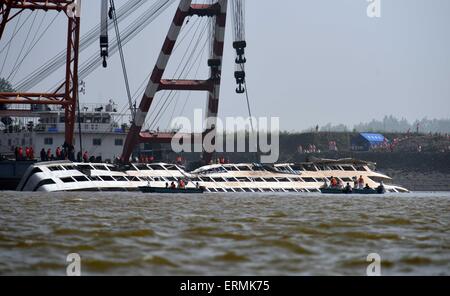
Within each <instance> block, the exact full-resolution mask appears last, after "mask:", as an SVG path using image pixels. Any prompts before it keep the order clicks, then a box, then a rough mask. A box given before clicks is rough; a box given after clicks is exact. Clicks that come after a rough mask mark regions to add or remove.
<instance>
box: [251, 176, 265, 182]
mask: <svg viewBox="0 0 450 296" xmlns="http://www.w3.org/2000/svg"><path fill="white" fill-rule="evenodd" d="M253 181H255V182H264V179H263V178H259V177H258V178H253Z"/></svg>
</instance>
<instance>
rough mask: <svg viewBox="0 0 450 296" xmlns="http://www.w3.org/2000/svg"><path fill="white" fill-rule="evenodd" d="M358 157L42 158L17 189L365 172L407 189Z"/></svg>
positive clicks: (291, 186)
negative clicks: (207, 160)
mask: <svg viewBox="0 0 450 296" xmlns="http://www.w3.org/2000/svg"><path fill="white" fill-rule="evenodd" d="M371 167H372V165H371V164H370V163H366V162H362V161H356V160H318V161H314V162H305V163H299V164H294V163H285V164H275V165H263V164H256V163H241V164H212V165H206V166H202V167H200V168H198V169H196V170H193V171H191V172H188V171H186V170H185V169H184V168H183V167H181V166H179V165H176V164H169V163H150V164H143V163H139V164H130V165H127V166H118V165H113V164H105V163H76V162H70V161H56V162H55V161H54V162H40V163H36V164H34V165H32V166H30V167H29V168H28V170H27V171H26V173H25V175H24V176H23V178H22V180H21V181H20V183H19V185H18V187H17V190H19V191H44V192H57V191H137V190H139V187H142V186H149V185H150V186H152V187H160V188H165V187H167V186H169V185H170V184H171V183H172V182H174V183H176V182H177V181H179V180H181V179H183V180H185V181H187V182H186V183H187V184H186V187H187V188H195V187H204V188H205V192H320V187H321V186H323V184H324V183H325V182H326V181H329V178H330V177H331V176H333V177H335V178H337V179H338V180H340V181H342V182H343V183H344V184H345V183H347V182H349V183H350V184H352V182H351V179H352V178H353V177H359V176H362V177H363V179H364V181H365V183H367V184H368V185H369V186H370V187H372V188H375V187H377V186H378V185H379V184H380V181H383V183H384V186H385V188H386V191H387V192H408V190H407V189H406V188H403V187H401V186H397V185H391V184H389V183H390V181H391V178H390V177H388V176H386V175H384V174H381V173H379V172H376V171H374V170H372V168H371Z"/></svg>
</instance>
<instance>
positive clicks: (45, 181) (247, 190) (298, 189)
mask: <svg viewBox="0 0 450 296" xmlns="http://www.w3.org/2000/svg"><path fill="white" fill-rule="evenodd" d="M80 177H84V176H75V177H73V179H72V178H71V177H67V178H61V180H63V179H64V180H66V181H69V178H70V179H71V180H70V182H74V180H75V179H77V181H86V179H87V178H85V177H84V178H80ZM102 177H104V176H102ZM64 180H63V182H64ZM49 184H55V181H53V180H52V179H46V180H42V181H41V182H39V184H38V185H36V187H35V188H34V190H33V191H36V190H37V189H39V188H40V187H41V186H43V185H49ZM205 190H206V191H207V192H319V190H318V189H316V188H302V189H300V188H245V187H244V188H239V187H237V188H206V189H205Z"/></svg>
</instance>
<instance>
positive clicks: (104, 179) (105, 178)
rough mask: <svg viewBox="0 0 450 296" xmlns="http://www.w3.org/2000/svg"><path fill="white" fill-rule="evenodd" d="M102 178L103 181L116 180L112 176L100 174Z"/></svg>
mask: <svg viewBox="0 0 450 296" xmlns="http://www.w3.org/2000/svg"><path fill="white" fill-rule="evenodd" d="M100 178H102V179H103V181H115V180H114V178H113V177H111V176H100Z"/></svg>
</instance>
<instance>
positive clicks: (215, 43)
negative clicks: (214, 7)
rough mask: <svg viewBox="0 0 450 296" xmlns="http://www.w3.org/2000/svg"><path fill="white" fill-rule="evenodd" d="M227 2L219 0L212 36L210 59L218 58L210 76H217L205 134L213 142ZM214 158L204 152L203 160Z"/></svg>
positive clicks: (214, 81) (209, 153) (209, 100)
mask: <svg viewBox="0 0 450 296" xmlns="http://www.w3.org/2000/svg"><path fill="white" fill-rule="evenodd" d="M227 2H228V0H219V1H218V4H219V6H220V13H219V14H218V15H217V16H216V23H215V25H214V35H213V36H214V38H212V39H211V40H212V45H211V46H212V50H211V55H210V59H212V60H216V61H218V62H217V65H218V66H217V67H211V69H210V77H215V78H216V79H214V80H213V83H214V87H213V89H212V91H210V92H209V93H208V107H207V112H206V118H207V119H208V123H207V124H208V125H209V126H207V127H206V130H205V134H206V133H208V134H210V136H212V137H213V138H212V141H211V143H212V144H215V138H214V137H215V133H216V123H217V112H218V109H219V95H220V77H221V75H222V56H223V44H224V39H225V26H226V21H227V6H228V5H227ZM211 158H212V153H211V152H206V151H204V152H203V160H204V161H205V162H206V163H209V162H210V161H211Z"/></svg>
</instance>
